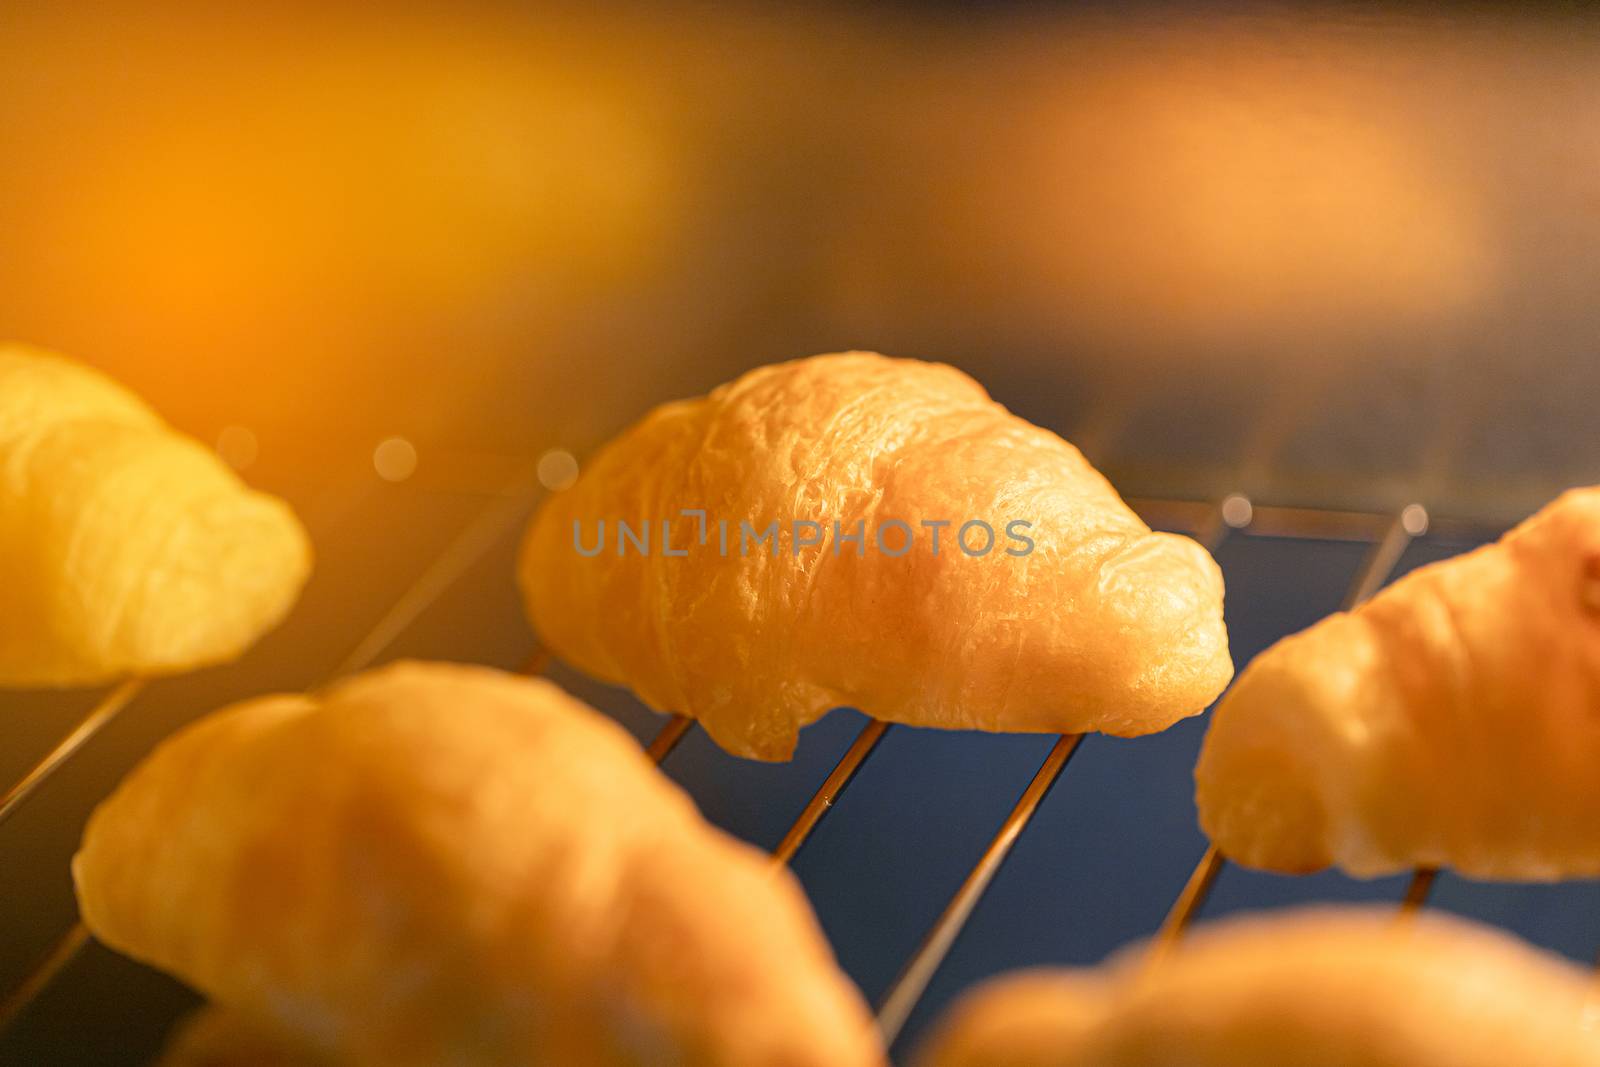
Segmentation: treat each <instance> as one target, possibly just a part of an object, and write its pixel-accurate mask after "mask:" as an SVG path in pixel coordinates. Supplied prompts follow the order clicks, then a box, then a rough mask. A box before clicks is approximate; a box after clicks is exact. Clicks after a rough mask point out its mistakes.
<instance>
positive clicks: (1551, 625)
mask: <svg viewBox="0 0 1600 1067" xmlns="http://www.w3.org/2000/svg"><path fill="white" fill-rule="evenodd" d="M1597 767H1600V489H1581V490H1574V491H1571V492H1569V493H1567V494H1565V495H1563V496H1562V497H1561V498H1560V499H1558V500H1556V501H1555V502H1554V503H1552V504H1550V505H1549V506H1547V507H1546V508H1544V509H1543V510H1542V511H1540V512H1539V513H1538V514H1537V515H1535V516H1533V517H1532V518H1530V519H1529V520H1528V521H1526V522H1524V523H1523V524H1522V525H1521V526H1519V527H1517V528H1516V529H1515V530H1513V531H1511V532H1510V533H1508V534H1507V535H1506V536H1505V537H1504V538H1502V539H1501V540H1500V541H1499V542H1498V543H1496V544H1493V545H1488V546H1485V547H1483V548H1480V549H1478V550H1476V551H1474V552H1470V553H1467V554H1466V555H1464V556H1458V557H1456V558H1455V559H1451V560H1446V561H1444V562H1442V563H1437V564H1433V565H1432V566H1428V567H1423V568H1420V569H1418V570H1416V571H1414V572H1412V573H1411V574H1409V575H1407V576H1405V577H1404V578H1401V579H1400V580H1399V581H1397V582H1395V583H1394V584H1393V585H1391V586H1389V587H1388V588H1386V589H1384V590H1383V591H1382V592H1380V593H1379V594H1378V595H1377V596H1375V597H1373V598H1372V599H1371V600H1369V601H1368V602H1367V603H1365V604H1363V605H1361V606H1360V607H1358V608H1357V609H1356V610H1355V611H1353V612H1349V613H1340V614H1337V615H1333V616H1331V617H1329V618H1327V619H1324V620H1323V621H1321V622H1319V623H1317V624H1316V625H1315V626H1313V627H1311V628H1310V629H1309V630H1306V631H1305V632H1303V633H1300V634H1296V635H1294V636H1292V637H1288V638H1285V639H1284V640H1282V641H1280V642H1278V643H1277V644H1276V645H1274V646H1273V647H1272V648H1270V649H1268V650H1267V651H1266V652H1264V653H1262V654H1261V655H1260V656H1258V657H1257V658H1256V659H1255V661H1254V662H1252V663H1251V664H1250V666H1249V667H1248V668H1247V669H1246V670H1245V671H1244V672H1243V674H1241V675H1240V677H1239V681H1238V684H1236V685H1235V686H1234V688H1233V690H1232V691H1231V692H1230V693H1229V694H1228V695H1227V696H1226V697H1224V698H1223V700H1222V702H1221V703H1220V704H1219V705H1218V706H1217V709H1216V711H1215V712H1214V713H1213V715H1212V719H1211V724H1210V726H1209V728H1208V732H1207V734H1206V739H1205V744H1204V747H1203V749H1202V751H1201V755H1200V762H1199V765H1198V767H1197V768H1196V772H1195V779H1196V785H1197V798H1198V804H1199V809H1200V822H1201V825H1202V826H1203V827H1204V828H1205V831H1206V833H1208V834H1209V835H1210V836H1211V838H1212V840H1213V841H1215V842H1216V844H1217V846H1218V847H1219V848H1220V849H1221V850H1222V852H1223V854H1224V855H1226V856H1228V857H1229V858H1230V859H1233V860H1235V861H1237V862H1240V863H1243V864H1246V865H1249V866H1252V867H1264V868H1268V869H1272V870H1279V871H1288V872H1302V871H1310V870H1315V869H1318V868H1321V867H1326V866H1328V865H1330V864H1336V865H1338V866H1339V867H1341V868H1343V869H1344V870H1346V871H1348V872H1349V873H1351V874H1354V875H1357V876H1375V875H1382V874H1389V873H1394V872H1397V871H1402V870H1408V869H1410V868H1413V867H1453V868H1455V869H1457V870H1459V871H1460V872H1461V873H1463V874H1465V875H1468V876H1471V877H1476V878H1492V879H1522V880H1547V879H1556V878H1571V877H1593V876H1596V875H1600V833H1597V827H1600V774H1597V773H1596V768H1597Z"/></svg>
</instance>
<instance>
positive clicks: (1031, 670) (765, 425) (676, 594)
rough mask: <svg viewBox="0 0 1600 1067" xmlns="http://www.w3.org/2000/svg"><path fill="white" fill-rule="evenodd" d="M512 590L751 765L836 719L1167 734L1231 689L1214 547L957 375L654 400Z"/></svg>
mask: <svg viewBox="0 0 1600 1067" xmlns="http://www.w3.org/2000/svg"><path fill="white" fill-rule="evenodd" d="M686 510H698V511H700V512H703V515H702V514H694V515H685V514H683V513H684V512H685V511H686ZM619 523H627V524H629V527H628V530H627V531H624V529H623V528H622V527H621V526H620V525H619ZM664 523H670V527H664ZM940 523H944V524H946V525H944V526H940V525H939V524H940ZM970 523H986V524H987V525H988V529H989V530H990V531H991V533H992V535H993V536H992V537H990V536H987V535H986V534H985V532H984V529H983V527H981V526H977V525H972V526H970V528H967V529H965V532H963V528H966V527H968V524H970ZM741 524H747V526H748V529H746V528H745V527H743V526H741ZM807 524H809V525H807ZM836 524H837V528H836ZM641 528H644V529H646V530H647V536H648V537H649V538H650V539H651V540H650V541H649V544H648V546H647V547H645V548H643V549H642V547H641V544H640V541H639V539H638V537H637V532H638V530H639V529H641ZM769 529H770V530H771V531H772V536H771V537H770V539H767V540H760V539H758V536H757V535H760V534H762V533H765V532H767V531H768V530H769ZM608 531H609V536H608ZM630 533H631V534H633V535H634V536H633V537H632V539H630V537H629V534H630ZM852 537H854V539H851V538H852ZM935 538H939V541H938V550H937V551H935V547H934V546H935V540H934V539H935ZM597 544H599V546H600V548H599V551H598V552H595V551H594V549H595V547H596V545H597ZM1029 546H1031V548H1030V547H1029ZM669 552H670V553H673V554H668V553H669ZM520 577H521V584H522V588H523V592H524V596H525V598H526V602H527V607H528V612H529V615H530V616H531V618H532V620H533V623H534V626H535V628H536V629H537V630H538V632H539V634H540V637H541V638H542V639H543V641H544V642H545V643H546V644H547V645H548V646H549V647H550V648H551V649H552V650H553V651H554V652H556V653H557V654H558V655H560V656H562V657H563V658H565V659H567V660H568V661H570V662H571V663H572V664H574V665H575V666H577V667H579V668H581V669H582V670H584V671H587V672H588V673H590V674H592V675H595V676H596V677H599V678H601V679H604V680H606V681H609V682H617V683H625V684H627V685H628V686H630V687H632V688H633V689H634V690H635V691H636V692H637V693H638V694H639V696H640V697H641V699H643V700H644V701H645V702H646V703H647V704H649V705H650V706H651V707H654V708H656V709H658V710H667V711H675V712H681V713H683V714H686V715H690V716H693V717H695V718H697V719H699V720H700V722H701V723H702V724H703V725H704V726H705V728H706V729H707V730H708V731H709V732H710V734H711V736H712V737H713V738H714V739H715V740H716V741H717V742H718V743H719V744H721V745H722V746H723V747H724V748H726V749H728V750H729V751H731V752H734V753H736V754H738V755H742V756H751V757H755V758H758V759H786V758H788V757H789V756H790V755H791V754H792V752H793V750H794V746H795V741H796V737H797V734H798V732H799V730H800V728H801V727H803V726H805V725H807V724H808V723H811V722H813V721H815V720H816V719H817V718H819V717H820V716H821V715H822V714H824V713H825V712H826V711H828V710H829V709H831V708H834V707H838V706H841V705H848V706H852V707H856V708H859V709H860V710H862V711H864V712H866V713H867V714H869V715H872V716H874V717H876V718H879V719H885V720H892V721H895V722H904V723H911V724H914V725H918V726H937V727H947V728H951V729H983V730H1007V731H1038V732H1080V731H1087V730H1099V731H1103V732H1106V733H1113V734H1121V735H1136V734H1145V733H1152V732H1155V731H1158V730H1162V729H1165V728H1166V727H1167V726H1170V725H1171V724H1172V723H1173V722H1175V721H1176V720H1178V719H1181V718H1184V717H1185V716H1189V715H1194V714H1198V713H1199V712H1200V711H1202V710H1203V709H1204V708H1205V707H1206V705H1207V704H1209V703H1210V702H1211V700H1212V699H1213V698H1214V697H1215V696H1216V695H1217V694H1218V693H1219V692H1220V691H1221V690H1222V687H1223V686H1224V685H1226V684H1227V682H1228V680H1229V678H1230V677H1231V676H1232V673H1233V665H1232V662H1231V661H1230V660H1229V658H1228V645H1227V633H1226V631H1225V630H1224V628H1223V623H1222V576H1221V572H1220V571H1219V569H1218V568H1217V565H1216V563H1215V562H1214V561H1213V560H1212V559H1211V557H1210V556H1209V555H1208V554H1207V553H1206V552H1205V550H1204V549H1202V548H1201V547H1200V546H1199V545H1197V544H1196V543H1195V542H1193V541H1191V540H1189V539H1187V538H1183V537H1178V536H1175V535H1172V534H1165V533H1151V531H1150V529H1149V528H1148V527H1147V526H1145V524H1144V523H1143V522H1141V521H1140V520H1139V518H1138V516H1136V515H1135V514H1134V513H1133V512H1132V511H1131V510H1129V508H1128V507H1127V506H1126V505H1125V504H1124V503H1123V502H1122V500H1121V499H1120V498H1119V497H1118V496H1117V494H1116V491H1115V490H1113V489H1112V488H1111V486H1110V484H1109V483H1108V482H1107V481H1106V480H1105V478H1104V477H1102V476H1101V475H1100V474H1099V473H1098V472H1097V471H1095V470H1094V468H1093V467H1091V466H1090V465H1089V464H1088V462H1087V461H1086V460H1085V459H1084V458H1083V456H1082V455H1081V454H1080V453H1079V452H1078V450H1077V449H1076V448H1074V447H1072V445H1070V444H1068V443H1067V442H1065V441H1063V440H1062V439H1061V438H1059V437H1057V436H1056V435H1055V434H1052V433H1050V432H1048V431H1046V430H1042V429H1040V428H1038V427H1036V426H1033V425H1030V424H1029V423H1027V422H1025V421H1023V420H1022V419H1019V418H1017V417H1016V416H1014V415H1012V414H1010V413H1009V412H1007V411H1006V410H1005V409H1004V408H1003V407H1001V406H1000V405H999V404H997V403H995V402H994V401H993V400H991V399H989V397H988V395H987V394H986V393H985V392H984V391H983V388H982V387H981V386H980V385H978V383H976V382H975V381H973V380H972V379H971V378H969V377H967V376H966V375H965V374H963V373H961V372H960V371H958V370H956V369H955V368H953V367H948V366H944V365H942V364H936V363H922V362H918V361H915V360H896V359H887V358H885V357H883V356H879V355H873V354H869V353H861V352H852V353H846V354H842V355H829V356H816V357H814V358H811V359H802V360H797V361H795V362H791V363H783V364H778V365H775V366H770V367H763V368H761V369H759V370H755V371H752V372H750V373H749V374H746V375H745V376H744V377H742V378H739V379H738V380H736V381H734V382H732V383H730V384H727V385H724V386H722V387H721V388H719V389H716V390H714V391H713V392H712V393H711V394H710V395H709V396H707V397H704V398H701V399H697V400H688V401H681V402H678V403H673V404H667V405H665V406H663V407H660V408H657V409H656V410H655V411H653V412H651V413H650V414H649V415H647V416H646V417H645V418H644V420H643V421H642V422H640V423H639V424H637V425H636V426H634V427H633V428H632V429H630V430H628V431H627V432H625V433H624V434H622V436H620V437H619V438H617V439H616V440H614V441H612V442H611V443H610V444H609V445H608V446H607V447H606V448H605V449H604V450H603V451H602V452H601V453H600V454H599V455H598V456H597V457H596V458H595V460H594V462H593V463H592V464H591V465H590V466H589V467H588V469H587V470H586V471H585V472H584V474H583V477H582V478H581V479H580V480H579V481H578V483H577V485H576V486H574V487H573V488H572V489H570V490H568V491H566V492H563V493H560V494H557V495H556V496H554V497H553V498H551V499H550V500H549V501H548V502H547V503H546V504H545V506H544V507H543V509H542V510H541V511H540V513H539V515H538V516H537V517H536V519H535V520H534V523H533V525H532V527H531V529H530V531H529V534H528V537H527V539H526V541H525V543H524V546H523V550H522V558H521V564H520Z"/></svg>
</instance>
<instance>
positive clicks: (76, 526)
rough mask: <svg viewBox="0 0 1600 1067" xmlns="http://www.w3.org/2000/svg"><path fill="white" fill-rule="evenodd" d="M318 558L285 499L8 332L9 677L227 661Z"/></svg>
mask: <svg viewBox="0 0 1600 1067" xmlns="http://www.w3.org/2000/svg"><path fill="white" fill-rule="evenodd" d="M310 568H311V548H310V543H309V542H308V541H307V539H306V535H305V531H304V530H302V529H301V526H300V523H299V522H298V521H297V520H296V519H295V517H294V514H293V513H292V512H291V511H290V510H289V508H288V506H287V505H285V504H284V503H283V502H282V501H281V500H278V499H276V498H274V497H270V496H266V495H264V494H262V493H257V492H254V491H252V490H250V489H249V488H248V487H246V486H245V485H244V484H243V483H242V482H240V481H239V479H238V478H237V477H235V475H234V474H233V472H232V471H231V470H229V469H228V468H227V467H226V466H225V465H224V464H223V463H222V462H221V461H220V460H218V459H217V457H216V456H215V455H213V454H212V453H211V452H210V451H209V450H207V449H205V448H203V447H201V446H200V445H199V444H197V443H196V442H194V441H191V440H189V439H188V438H185V437H183V436H181V435H179V434H177V433H175V432H174V431H172V430H171V429H170V428H168V427H167V426H166V425H165V424H163V423H162V422H161V420H160V419H159V418H157V417H156V415H155V414H154V413H153V412H151V411H150V409H149V408H147V407H145V405H144V404H143V403H142V402H141V401H139V399H138V398H136V397H135V396H133V394H131V393H129V392H127V391H126V390H124V389H123V388H122V387H121V386H119V385H116V384H115V383H113V382H111V381H110V380H109V379H107V378H105V377H104V376H102V375H100V374H98V373H97V372H95V371H92V370H90V369H88V368H87V367H84V366H81V365H79V364H77V363H73V362H71V361H69V360H66V359H63V358H61V357H60V356H54V355H50V354H49V353H45V352H40V351H37V350H34V349H29V348H23V347H21V346H16V345H0V588H3V589H4V590H5V594H4V596H3V598H0V599H3V603H4V610H3V611H0V685H3V686H75V685H93V684H96V683H101V682H106V681H110V680H113V679H116V678H119V677H122V676H125V675H134V674H138V675H151V674H169V673H174V672H178V671H185V670H190V669H193V668H195V667H200V666H205V665H208V664H213V663H220V662H224V661H227V660H230V659H232V658H234V657H235V656H237V655H238V654H240V653H241V652H243V651H244V650H245V649H246V648H248V647H249V646H250V645H251V644H252V643H253V642H254V641H255V640H256V638H258V637H260V636H261V634H262V633H263V632H265V631H266V630H268V629H270V628H271V627H273V626H274V625H276V624H277V623H278V622H279V620H281V619H282V618H283V616H284V615H285V614H287V613H288V611H289V608H290V607H291V606H292V605H293V604H294V601H295V598H296V597H298V596H299V593H300V588H301V586H302V585H304V584H305V580H306V576H307V574H308V573H309V571H310Z"/></svg>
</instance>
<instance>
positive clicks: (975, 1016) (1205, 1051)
mask: <svg viewBox="0 0 1600 1067" xmlns="http://www.w3.org/2000/svg"><path fill="white" fill-rule="evenodd" d="M1589 994H1590V982H1589V979H1588V976H1587V975H1586V974H1584V973H1583V972H1582V971H1580V970H1579V969H1578V968H1576V967H1574V966H1572V965H1570V964H1568V963H1566V962H1565V961H1563V960H1560V959H1558V958H1557V957H1554V956H1551V955H1548V954H1546V953H1543V952H1540V951H1538V950H1536V949H1533V948H1531V947H1530V946H1528V945H1525V944H1523V943H1522V942H1520V941H1517V940H1516V939H1514V938H1512V937H1510V936H1508V935H1506V934H1503V933H1500V932H1499V931H1494V930H1490V929H1488V928H1486V927H1481V926H1476V925H1474V924H1470V923H1467V922H1465V921H1463V920H1459V919H1452V918H1446V917H1444V916H1442V915H1434V914H1429V915H1425V916H1422V917H1419V918H1418V919H1417V921H1415V922H1413V923H1404V924H1401V923H1397V922H1396V921H1395V919H1394V916H1393V912H1392V911H1389V912H1381V911H1361V910H1309V911H1297V912H1289V913H1281V914H1277V915H1270V916H1260V915H1258V916H1253V917H1249V918H1243V919H1230V920H1225V921H1223V922H1220V923H1214V924H1210V925H1209V926H1205V927H1202V928H1200V929H1198V930H1196V931H1195V932H1194V933H1193V934H1192V935H1191V936H1190V938H1189V939H1188V940H1187V941H1186V942H1184V943H1183V944H1181V945H1180V946H1179V947H1178V948H1177V949H1176V950H1174V951H1173V952H1172V953H1171V954H1170V955H1166V956H1164V957H1163V958H1161V959H1160V960H1156V961H1152V960H1151V958H1150V957H1149V956H1148V954H1147V952H1146V951H1145V950H1144V949H1143V947H1142V946H1141V947H1140V948H1139V949H1136V950H1134V951H1132V952H1127V953H1124V954H1122V955H1121V956H1120V957H1118V958H1117V959H1115V960H1113V961H1112V962H1111V963H1110V964H1108V965H1106V966H1105V967H1102V968H1099V969H1096V970H1085V971H1043V970H1041V971H1032V972H1022V973H1019V974H1016V975H1010V976H1006V977H1003V978H1000V979H997V980H995V981H992V982H990V983H988V984H986V985H984V986H981V987H979V988H978V989H977V990H976V991H975V992H973V993H971V994H968V995H967V996H966V997H965V998H964V999H963V1000H962V1001H961V1002H959V1003H958V1004H957V1005H956V1007H955V1008H954V1009H953V1010H952V1011H951V1013H950V1015H949V1016H948V1018H947V1019H946V1020H945V1021H944V1022H943V1023H942V1024H941V1025H940V1027H939V1028H938V1030H937V1031H936V1033H935V1036H934V1037H933V1038H932V1039H931V1041H930V1042H929V1044H928V1046H927V1048H926V1050H925V1052H924V1054H923V1056H922V1057H921V1058H920V1061H919V1064H920V1067H1257V1065H1259V1067H1288V1065H1291V1064H1292V1065H1293V1067H1507V1065H1509V1064H1517V1065H1518V1067H1595V1065H1597V1064H1600V1027H1596V1026H1595V1025H1594V1023H1593V1013H1592V1011H1590V1010H1589V1007H1590V999H1589Z"/></svg>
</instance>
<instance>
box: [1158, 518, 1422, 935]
mask: <svg viewBox="0 0 1600 1067" xmlns="http://www.w3.org/2000/svg"><path fill="white" fill-rule="evenodd" d="M1427 532H1428V512H1427V511H1426V510H1425V509H1424V508H1423V507H1422V505H1421V504H1408V505H1406V506H1405V507H1404V508H1402V509H1400V511H1399V512H1398V513H1396V514H1394V515H1392V516H1390V518H1389V521H1388V523H1387V524H1386V526H1385V528H1384V530H1383V534H1382V536H1381V537H1379V539H1378V541H1377V543H1376V544H1374V545H1373V546H1372V550H1371V551H1370V552H1368V553H1367V558H1366V559H1365V560H1364V561H1362V565H1361V569H1360V570H1359V571H1357V572H1356V576H1355V580H1354V581H1353V582H1351V583H1350V589H1349V591H1348V592H1347V593H1346V594H1345V599H1344V608H1343V610H1345V611H1348V610H1350V609H1351V608H1354V607H1356V606H1358V605H1359V604H1361V603H1362V602H1363V601H1365V600H1366V599H1368V598H1369V597H1371V596H1372V595H1373V594H1374V593H1376V592H1377V591H1378V590H1379V589H1381V588H1382V587H1383V583H1384V582H1385V581H1387V580H1388V578H1389V575H1391V574H1393V573H1394V569H1395V567H1396V566H1397V565H1398V564H1399V562H1400V557H1401V556H1403V555H1405V551H1406V549H1407V548H1408V547H1409V546H1410V545H1411V542H1412V541H1413V540H1415V539H1416V538H1418V537H1421V536H1422V535H1423V534H1425V533H1427ZM1227 864H1228V861H1227V858H1226V857H1225V856H1223V855H1222V854H1221V853H1220V852H1218V851H1217V847H1216V846H1215V845H1211V846H1210V847H1208V848H1207V849H1206V853H1205V855H1204V856H1202V857H1200V862H1199V863H1198V864H1197V865H1196V866H1195V869H1194V873H1193V874H1191V875H1190V876H1189V881H1188V882H1187V883H1185V885H1184V888H1183V892H1181V893H1180V894H1179V895H1178V899H1177V901H1176V902H1174V904H1173V906H1172V910H1171V911H1169V912H1168V913H1167V918H1166V921H1165V922H1164V923H1163V924H1162V927H1161V932H1160V933H1159V934H1158V935H1157V939H1156V945H1155V951H1157V952H1164V951H1166V950H1167V949H1170V948H1171V947H1172V946H1173V945H1175V944H1177V943H1178V941H1180V940H1182V938H1183V935H1184V934H1185V933H1186V932H1187V931H1188V929H1189V926H1190V924H1191V923H1193V921H1194V918H1195V916H1196V915H1198V914H1199V913H1200V909H1201V908H1202V907H1204V906H1205V902H1206V899H1207V898H1208V897H1209V896H1210V895H1211V890H1212V887H1213V886H1215V885H1216V884H1217V877H1218V876H1219V875H1220V874H1222V871H1223V868H1224V867H1226V866H1227ZM1432 886H1433V876H1432V875H1431V874H1425V873H1424V872H1422V871H1418V872H1417V873H1416V874H1415V875H1414V876H1413V877H1412V882H1411V886H1410V887H1408V889H1407V892H1406V899H1407V900H1408V901H1409V900H1410V899H1411V898H1412V896H1413V894H1415V895H1416V899H1417V903H1416V904H1415V905H1414V906H1412V908H1411V909H1410V910H1415V908H1416V907H1420V906H1421V902H1422V901H1423V900H1425V899H1426V898H1427V894H1428V891H1429V890H1430V889H1431V888H1432Z"/></svg>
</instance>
